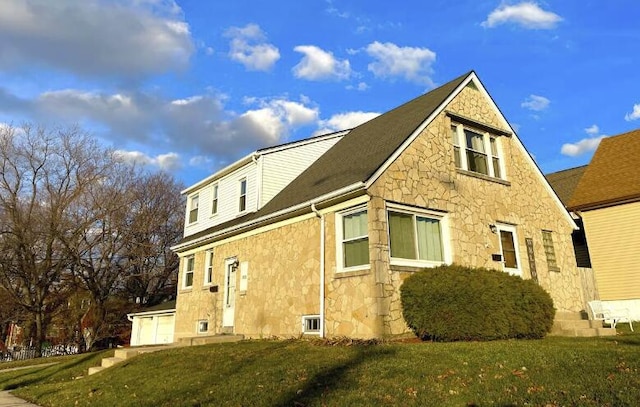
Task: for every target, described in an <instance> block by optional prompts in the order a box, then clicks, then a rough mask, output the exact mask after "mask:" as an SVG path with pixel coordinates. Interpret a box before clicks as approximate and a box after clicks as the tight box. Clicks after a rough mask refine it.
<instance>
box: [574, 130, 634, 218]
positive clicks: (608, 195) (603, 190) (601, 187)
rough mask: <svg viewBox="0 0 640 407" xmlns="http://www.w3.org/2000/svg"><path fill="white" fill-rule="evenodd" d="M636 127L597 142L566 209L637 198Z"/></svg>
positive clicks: (596, 206) (628, 200) (582, 208)
mask: <svg viewBox="0 0 640 407" xmlns="http://www.w3.org/2000/svg"><path fill="white" fill-rule="evenodd" d="M639 164H640V129H637V130H633V131H630V132H628V133H624V134H620V135H618V136H614V137H607V138H605V139H603V140H602V141H601V142H600V145H599V146H598V149H597V150H596V152H595V154H594V155H593V158H592V159H591V162H590V163H589V166H588V167H587V170H586V171H585V173H584V175H583V176H582V179H581V180H580V182H579V183H578V186H577V187H576V190H575V192H574V193H573V196H572V197H571V200H570V201H569V205H568V207H569V209H571V210H585V209H595V208H598V207H605V206H613V205H617V204H620V203H624V202H630V201H639V200H640V169H639V168H638V167H639Z"/></svg>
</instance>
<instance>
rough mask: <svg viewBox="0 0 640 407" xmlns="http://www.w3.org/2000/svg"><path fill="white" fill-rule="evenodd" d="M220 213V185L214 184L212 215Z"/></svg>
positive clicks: (212, 190) (212, 189) (212, 188)
mask: <svg viewBox="0 0 640 407" xmlns="http://www.w3.org/2000/svg"><path fill="white" fill-rule="evenodd" d="M217 213H218V184H213V186H212V187H211V214H212V215H215V214H217Z"/></svg>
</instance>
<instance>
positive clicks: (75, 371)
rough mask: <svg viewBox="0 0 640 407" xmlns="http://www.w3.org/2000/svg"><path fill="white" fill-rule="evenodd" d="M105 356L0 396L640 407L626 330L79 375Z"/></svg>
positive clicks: (302, 352) (63, 367)
mask: <svg viewBox="0 0 640 407" xmlns="http://www.w3.org/2000/svg"><path fill="white" fill-rule="evenodd" d="M105 355H106V356H108V355H109V354H108V353H101V354H88V355H79V356H71V357H65V358H61V359H60V360H61V362H60V363H59V364H57V365H54V366H49V367H45V368H37V367H34V369H29V370H17V371H12V372H4V373H3V372H2V370H0V388H5V389H15V390H14V394H16V395H19V396H21V397H24V398H26V399H29V400H32V401H34V402H36V403H38V404H41V405H44V406H83V405H87V406H205V405H206V406H325V405H326V406H377V405H382V406H384V405H389V406H473V405H478V406H485V405H496V406H505V405H520V406H524V405H534V406H566V405H569V406H574V405H581V406H582V405H584V406H637V405H640V334H631V333H629V332H628V331H627V332H625V333H624V334H622V335H619V336H617V337H614V338H584V339H582V338H554V337H552V338H547V339H544V340H537V341H516V340H513V341H495V342H475V343H388V344H381V345H369V346H318V345H314V344H312V343H309V342H306V341H294V340H291V341H245V342H239V343H232V344H218V345H206V346H196V347H190V348H173V349H169V350H166V351H161V352H156V353H151V354H144V355H141V356H138V357H136V358H133V359H130V360H129V361H126V362H124V363H122V364H120V365H117V366H116V367H114V368H111V369H108V370H106V371H103V372H100V373H98V374H96V375H93V376H90V377H83V378H81V379H75V380H74V379H73V378H74V377H77V376H79V375H81V374H85V373H86V368H88V367H89V366H91V365H92V364H93V365H97V364H98V363H99V359H100V358H101V357H105ZM5 367H11V364H2V365H0V369H3V368H5Z"/></svg>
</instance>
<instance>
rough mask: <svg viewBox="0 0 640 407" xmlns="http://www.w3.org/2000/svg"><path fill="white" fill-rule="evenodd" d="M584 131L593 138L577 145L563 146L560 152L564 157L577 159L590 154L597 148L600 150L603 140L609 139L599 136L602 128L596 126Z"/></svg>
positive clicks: (566, 144) (584, 139)
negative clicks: (579, 156) (599, 146)
mask: <svg viewBox="0 0 640 407" xmlns="http://www.w3.org/2000/svg"><path fill="white" fill-rule="evenodd" d="M584 131H585V133H587V134H588V135H590V136H591V137H588V138H583V139H582V140H580V141H578V142H576V143H565V144H563V145H562V148H561V149H560V152H561V153H562V154H564V155H568V156H571V157H575V156H578V155H582V154H584V153H588V152H590V151H595V150H596V148H598V145H599V144H600V141H602V139H603V138H605V137H607V136H606V135H604V134H599V133H600V128H599V127H598V126H597V125H595V124H594V125H592V126H590V127H587V128H586V129H584Z"/></svg>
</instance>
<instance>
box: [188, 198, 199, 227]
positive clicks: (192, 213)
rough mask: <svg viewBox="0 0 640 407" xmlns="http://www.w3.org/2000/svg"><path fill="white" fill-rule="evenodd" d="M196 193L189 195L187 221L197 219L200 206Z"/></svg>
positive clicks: (190, 221)
mask: <svg viewBox="0 0 640 407" xmlns="http://www.w3.org/2000/svg"><path fill="white" fill-rule="evenodd" d="M199 202H200V198H199V196H198V194H195V195H192V196H191V197H189V223H194V222H197V221H198V207H199V206H200V203H199Z"/></svg>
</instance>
